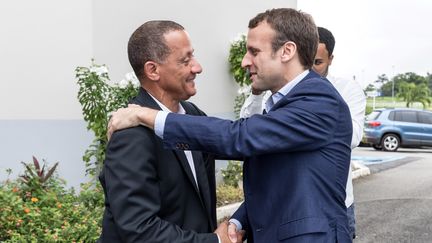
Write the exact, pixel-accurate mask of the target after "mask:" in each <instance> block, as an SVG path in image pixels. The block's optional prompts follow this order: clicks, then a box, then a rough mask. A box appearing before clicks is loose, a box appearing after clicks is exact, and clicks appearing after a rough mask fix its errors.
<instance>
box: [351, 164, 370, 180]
mask: <svg viewBox="0 0 432 243" xmlns="http://www.w3.org/2000/svg"><path fill="white" fill-rule="evenodd" d="M351 169H352V170H353V171H352V179H353V180H354V179H357V178H359V177H362V176H367V175H370V173H371V172H370V169H369V168H368V167H367V166H365V165H363V164H361V163H360V162H359V161H356V160H352V161H351Z"/></svg>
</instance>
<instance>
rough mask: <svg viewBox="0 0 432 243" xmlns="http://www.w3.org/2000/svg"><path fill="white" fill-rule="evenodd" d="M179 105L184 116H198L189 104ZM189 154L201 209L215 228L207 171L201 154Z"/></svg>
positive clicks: (197, 152)
mask: <svg viewBox="0 0 432 243" xmlns="http://www.w3.org/2000/svg"><path fill="white" fill-rule="evenodd" d="M181 105H182V106H183V108H184V109H185V111H186V114H190V115H198V112H197V111H196V109H195V108H194V107H192V105H190V104H189V103H187V102H181ZM191 152H192V158H193V161H194V165H195V172H196V176H197V181H198V186H199V192H198V195H200V198H201V202H202V204H203V207H204V208H205V210H206V212H207V216H208V218H209V223H210V227H211V228H215V227H216V225H213V221H212V204H211V191H210V185H209V178H208V174H207V169H206V167H205V164H204V158H203V156H202V153H201V152H199V151H191Z"/></svg>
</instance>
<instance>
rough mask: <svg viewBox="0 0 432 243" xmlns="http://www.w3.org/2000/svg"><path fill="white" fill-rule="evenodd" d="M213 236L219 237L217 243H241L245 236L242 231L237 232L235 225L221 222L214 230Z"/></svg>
mask: <svg viewBox="0 0 432 243" xmlns="http://www.w3.org/2000/svg"><path fill="white" fill-rule="evenodd" d="M215 234H217V235H218V236H219V240H220V242H219V243H241V242H243V237H244V235H245V231H244V230H237V227H236V225H235V224H233V223H231V222H228V221H227V220H225V221H223V222H222V223H221V224H220V225H219V226H218V228H217V229H216V230H215Z"/></svg>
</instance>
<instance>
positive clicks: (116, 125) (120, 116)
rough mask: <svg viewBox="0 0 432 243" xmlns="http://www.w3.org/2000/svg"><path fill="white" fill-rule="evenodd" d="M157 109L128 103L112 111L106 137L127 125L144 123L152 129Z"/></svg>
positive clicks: (134, 125)
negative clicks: (125, 106)
mask: <svg viewBox="0 0 432 243" xmlns="http://www.w3.org/2000/svg"><path fill="white" fill-rule="evenodd" d="M157 112H158V111H157V110H153V109H150V108H147V107H142V106H139V105H133V104H130V105H129V106H128V107H127V108H120V109H118V110H117V111H115V112H113V113H112V116H111V118H110V120H109V123H108V134H107V136H108V139H110V138H111V135H112V134H113V133H114V132H115V131H117V130H122V129H125V128H129V127H136V126H139V125H144V126H147V127H150V128H152V129H153V127H154V120H155V117H156V114H157Z"/></svg>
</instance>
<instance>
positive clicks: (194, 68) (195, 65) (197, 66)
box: [192, 59, 202, 73]
mask: <svg viewBox="0 0 432 243" xmlns="http://www.w3.org/2000/svg"><path fill="white" fill-rule="evenodd" d="M192 72H193V73H201V72H202V67H201V64H199V62H198V61H197V60H195V59H194V60H193V63H192Z"/></svg>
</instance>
